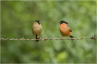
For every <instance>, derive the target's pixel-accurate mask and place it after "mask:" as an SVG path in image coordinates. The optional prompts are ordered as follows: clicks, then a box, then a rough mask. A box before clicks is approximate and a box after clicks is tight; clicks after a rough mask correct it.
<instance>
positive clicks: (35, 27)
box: [32, 20, 42, 42]
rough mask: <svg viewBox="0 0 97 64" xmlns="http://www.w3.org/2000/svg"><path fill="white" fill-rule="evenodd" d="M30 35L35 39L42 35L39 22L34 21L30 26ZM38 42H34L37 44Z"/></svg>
mask: <svg viewBox="0 0 97 64" xmlns="http://www.w3.org/2000/svg"><path fill="white" fill-rule="evenodd" d="M32 33H33V35H34V36H35V37H36V39H39V38H40V36H41V34H42V26H41V22H40V21H39V20H36V21H35V22H34V24H33V26H32ZM38 41H39V40H36V42H38Z"/></svg>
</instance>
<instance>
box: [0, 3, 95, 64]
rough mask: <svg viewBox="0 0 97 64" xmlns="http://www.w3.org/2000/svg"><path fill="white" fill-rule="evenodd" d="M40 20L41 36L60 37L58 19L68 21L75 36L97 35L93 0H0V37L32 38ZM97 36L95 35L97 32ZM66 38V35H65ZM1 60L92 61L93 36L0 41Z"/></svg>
mask: <svg viewBox="0 0 97 64" xmlns="http://www.w3.org/2000/svg"><path fill="white" fill-rule="evenodd" d="M35 20H40V21H41V24H42V27H43V33H42V36H41V38H42V39H43V38H44V37H45V38H62V35H61V34H60V31H59V27H60V24H59V22H60V21H61V20H64V21H67V22H68V24H69V26H70V28H71V29H72V35H73V36H74V37H75V38H82V37H91V36H94V35H96V1H1V21H2V22H1V36H2V38H18V39H19V38H22V37H23V36H24V38H25V39H32V38H33V37H34V36H33V34H32V30H31V29H32V25H33V23H34V21H35ZM96 36H97V35H96ZM64 38H69V37H64ZM1 62H2V63H55V64H57V63H95V62H96V39H95V40H94V39H83V40H74V41H73V43H71V41H70V40H51V41H50V40H47V41H39V42H35V41H15V40H14V41H8V40H7V41H2V42H1Z"/></svg>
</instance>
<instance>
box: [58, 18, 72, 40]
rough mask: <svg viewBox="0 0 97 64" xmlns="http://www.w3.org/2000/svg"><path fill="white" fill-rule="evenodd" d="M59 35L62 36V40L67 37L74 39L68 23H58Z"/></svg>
mask: <svg viewBox="0 0 97 64" xmlns="http://www.w3.org/2000/svg"><path fill="white" fill-rule="evenodd" d="M59 23H60V28H59V29H60V33H61V35H62V39H63V37H64V36H65V37H67V36H69V37H70V38H74V37H73V36H72V35H71V34H72V30H71V29H70V27H69V25H68V23H67V22H66V21H63V20H62V21H60V22H59Z"/></svg>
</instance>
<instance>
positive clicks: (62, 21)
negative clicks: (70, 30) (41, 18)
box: [59, 21, 68, 24]
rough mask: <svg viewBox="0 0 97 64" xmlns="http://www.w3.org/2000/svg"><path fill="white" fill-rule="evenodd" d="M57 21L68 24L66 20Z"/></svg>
mask: <svg viewBox="0 0 97 64" xmlns="http://www.w3.org/2000/svg"><path fill="white" fill-rule="evenodd" d="M59 23H60V24H62V23H66V24H68V23H67V22H66V21H60V22H59Z"/></svg>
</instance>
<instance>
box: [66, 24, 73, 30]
mask: <svg viewBox="0 0 97 64" xmlns="http://www.w3.org/2000/svg"><path fill="white" fill-rule="evenodd" d="M67 27H69V25H68V24H67ZM69 28H70V27H69ZM70 32H72V30H71V29H70Z"/></svg>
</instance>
